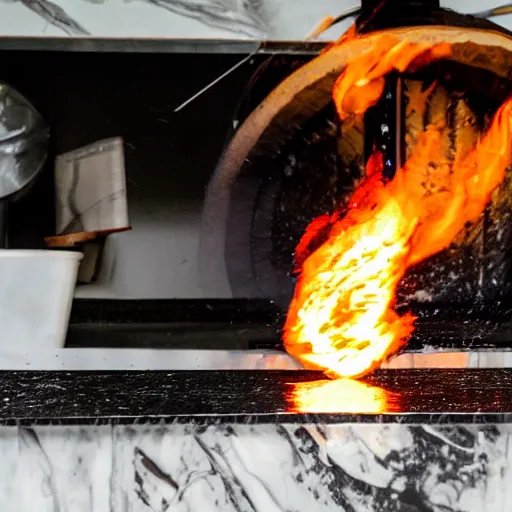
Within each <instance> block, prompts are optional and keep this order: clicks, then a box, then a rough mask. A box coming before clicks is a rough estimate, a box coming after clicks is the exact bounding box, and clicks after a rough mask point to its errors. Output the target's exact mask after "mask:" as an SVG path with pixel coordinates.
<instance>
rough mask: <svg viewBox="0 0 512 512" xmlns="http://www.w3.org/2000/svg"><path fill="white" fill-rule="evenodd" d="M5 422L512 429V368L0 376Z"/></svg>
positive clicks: (0, 416)
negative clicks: (339, 375) (354, 375)
mask: <svg viewBox="0 0 512 512" xmlns="http://www.w3.org/2000/svg"><path fill="white" fill-rule="evenodd" d="M0 389H2V393H1V396H0V422H1V423H2V424H16V423H20V424H31V423H86V424H87V423H111V422H113V423H138V422H144V421H150V422H161V421H162V422H175V421H179V422H183V421H194V422H198V421H199V422H203V421H204V422H207V423H208V422H212V421H213V422H219V421H230V422H257V423H261V422H263V423H269V422H280V423H283V422H304V421H306V422H315V421H322V422H361V421H364V422H399V423H404V422H405V423H444V422H448V423H454V422H455V423H482V422H483V423H487V422H493V423H494V422H512V369H492V370H487V369H479V370H467V369H465V370H446V369H442V370H434V369H429V370H420V369H413V370H386V371H378V372H376V373H374V374H373V375H371V376H370V377H368V378H367V379H366V380H364V381H344V380H338V381H329V380H326V379H325V378H324V377H323V375H322V374H321V373H317V372H312V371H281V370H255V371H250V370H243V371H206V370H205V371H202V370H201V371H174V372H161V371H158V372H119V371H118V372H7V371H4V372H0Z"/></svg>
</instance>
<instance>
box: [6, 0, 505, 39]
mask: <svg viewBox="0 0 512 512" xmlns="http://www.w3.org/2000/svg"><path fill="white" fill-rule="evenodd" d="M358 4H359V2H358V0H317V1H311V0H249V1H241V0H51V1H50V0H0V35H3V36H35V37H66V36H93V37H101V38H104V37H114V38H187V39H189V38H193V39H213V40H215V39H239V40H240V39H244V40H265V39H269V40H301V39H304V38H305V37H306V35H307V34H308V33H309V32H310V31H311V30H312V29H313V28H314V27H315V26H316V25H317V24H318V23H319V22H320V21H321V20H322V19H323V18H324V17H325V16H328V15H331V16H337V15H339V14H341V13H342V12H344V11H346V10H347V9H350V8H353V7H354V6H357V5H358ZM498 5H500V2H499V1H497V0H494V1H493V0H465V1H462V0H441V6H442V7H447V8H450V9H454V10H456V11H459V12H462V13H474V12H480V11H482V10H486V9H490V8H493V7H497V6H498ZM493 21H495V22H496V23H499V24H501V25H503V26H505V27H507V28H512V15H505V16H500V17H496V18H494V19H493ZM351 22H352V20H351V19H348V20H346V22H344V23H340V24H339V25H336V26H335V27H333V28H332V29H330V30H328V31H326V32H325V33H324V34H322V36H321V38H322V39H324V40H332V39H335V38H337V37H339V36H340V34H341V33H343V32H344V31H345V29H346V28H347V27H348V26H349V24H350V23H351Z"/></svg>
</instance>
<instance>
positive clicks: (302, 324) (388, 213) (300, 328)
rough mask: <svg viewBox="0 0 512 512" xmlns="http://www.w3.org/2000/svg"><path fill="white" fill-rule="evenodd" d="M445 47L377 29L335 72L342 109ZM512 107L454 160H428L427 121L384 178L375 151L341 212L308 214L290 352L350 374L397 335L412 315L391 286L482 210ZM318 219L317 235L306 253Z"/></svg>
mask: <svg viewBox="0 0 512 512" xmlns="http://www.w3.org/2000/svg"><path fill="white" fill-rule="evenodd" d="M448 54H449V47H448V46H447V45H438V46H434V47H429V46H427V45H415V44H412V43H409V42H407V41H401V42H397V40H396V39H395V38H394V37H392V36H387V35H383V36H382V39H381V40H380V42H379V43H378V44H377V45H376V46H375V47H374V48H373V49H372V50H371V51H370V52H369V53H366V54H364V55H362V56H361V57H358V58H356V59H355V60H354V61H353V62H351V63H350V64H349V65H348V66H347V68H346V69H345V71H344V73H343V74H342V75H341V76H340V78H339V79H338V81H337V82H336V85H335V87H334V93H333V95H334V102H335V104H336V107H337V110H338V113H339V116H340V118H341V119H342V120H343V119H346V118H347V117H349V116H351V115H357V114H362V113H363V112H364V111H365V110H366V109H367V108H368V107H369V106H371V105H373V104H375V103H376V102H377V101H378V99H379V97H380V95H381V94H382V90H383V86H384V82H383V80H384V78H383V75H384V74H385V73H388V72H389V71H390V70H392V69H396V70H398V71H405V70H408V69H411V65H412V66H413V68H414V69H417V67H418V66H421V65H424V64H426V63H428V62H430V61H431V60H432V59H436V58H440V57H443V56H447V55H448ZM511 110H512V99H509V100H507V101H506V102H505V103H504V104H503V105H502V106H501V107H500V109H499V110H498V111H497V113H496V114H495V116H494V118H493V120H492V122H491V124H490V127H489V129H488V130H487V132H486V134H485V135H484V136H483V137H482V138H481V140H480V141H479V142H478V144H477V145H476V147H475V148H474V149H473V150H472V151H470V152H469V153H468V154H467V155H466V156H465V158H463V159H461V160H460V161H458V162H456V163H455V167H454V168H452V169H449V168H448V166H446V165H439V163H437V162H436V161H435V156H436V155H437V154H438V151H437V149H438V147H439V144H440V141H441V133H440V132H439V131H438V130H437V129H436V128H434V127H433V126H429V127H428V128H427V129H426V130H425V131H424V132H423V133H422V134H420V136H419V137H418V142H417V144H416V145H415V147H414V148H413V150H412V153H411V156H410V158H409V159H408V161H407V162H406V164H405V165H404V167H403V168H402V169H399V170H397V172H396V174H395V177H394V178H393V179H392V180H391V181H389V182H388V183H384V181H383V179H382V158H381V156H380V155H379V154H378V153H375V154H374V155H373V156H372V157H371V158H370V159H369V161H368V164H367V169H366V171H367V172H366V178H365V181H364V182H363V183H362V184H361V186H360V187H359V188H358V189H357V190H356V192H355V193H354V195H353V197H352V198H351V201H350V204H349V207H348V209H347V211H346V213H345V214H344V216H343V215H342V212H337V213H336V214H335V215H332V216H330V217H326V216H324V217H321V218H320V219H319V220H315V221H313V223H312V224H311V225H310V227H308V229H307V231H306V233H305V235H304V237H303V239H302V241H301V243H300V244H299V246H298V248H297V249H298V251H297V262H298V265H299V267H300V268H299V272H300V275H299V279H298V282H297V286H296V289H295V295H294V298H293V301H292V303H291V305H290V309H289V312H288V317H287V321H286V325H285V330H284V341H285V347H286V349H287V351H288V352H289V353H290V354H291V355H292V356H295V357H297V358H298V359H299V360H300V361H301V362H302V363H303V364H304V365H305V366H306V367H308V368H319V369H322V370H324V371H326V373H327V375H329V376H330V377H350V378H358V377H361V376H363V375H365V374H367V373H369V372H371V371H372V370H374V369H376V368H377V367H379V366H380V364H381V363H382V362H383V361H384V360H386V359H387V358H388V357H389V356H390V355H391V354H393V353H394V352H396V351H397V350H398V349H399V348H400V347H401V346H402V345H403V344H404V343H405V341H406V340H407V338H408V337H409V336H410V334H411V333H412V331H413V329H414V317H413V316H412V315H411V314H406V315H404V316H399V315H398V314H397V313H396V312H395V311H394V309H393V305H394V298H395V291H396V287H397V285H398V283H399V281H400V280H401V278H402V277H403V276H404V274H405V272H406V270H407V268H408V267H410V266H411V265H414V264H416V263H418V262H420V261H422V260H424V259H426V258H428V257H430V256H432V255H434V254H436V253H438V252H439V251H442V250H443V249H445V248H447V247H448V246H449V245H450V243H451V242H452V240H453V239H454V238H455V237H456V235H457V234H458V233H459V232H460V230H461V229H462V228H463V227H464V226H465V224H466V223H468V222H474V221H476V220H477V219H478V218H479V216H480V215H481V214H482V212H483V210H484V208H485V206H486V205H487V203H488V202H489V200H490V197H491V194H492V192H493V190H494V189H495V188H496V187H497V186H498V185H499V184H500V183H501V182H502V181H503V179H504V177H505V172H506V168H507V166H508V165H509V164H510V162H511V155H510V148H511V142H512V141H511V130H510V116H511ZM426 181H428V182H429V185H430V186H429V188H428V190H426V188H425V186H424V184H425V182H426ZM326 226H327V232H326V233H325V236H324V238H326V240H325V242H324V243H323V244H322V245H321V246H320V247H319V248H317V249H316V250H314V251H313V252H312V253H311V254H310V255H307V256H305V255H304V252H305V250H306V249H307V247H308V246H309V243H310V241H311V240H312V239H313V238H314V235H315V234H316V233H317V231H318V230H319V229H323V230H324V232H325V230H326Z"/></svg>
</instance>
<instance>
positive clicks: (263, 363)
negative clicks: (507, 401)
mask: <svg viewBox="0 0 512 512" xmlns="http://www.w3.org/2000/svg"><path fill="white" fill-rule="evenodd" d="M406 368H512V351H510V352H505V351H500V352H496V351H479V352H476V351H473V352H454V351H450V352H448V351H446V352H429V353H404V354H400V355H399V356H397V357H395V358H393V359H391V360H390V361H388V362H386V363H384V364H383V365H382V369H406ZM298 369H301V365H300V364H299V363H298V362H297V361H295V360H294V359H293V358H291V357H290V356H289V355H288V354H285V353H283V352H278V351H224V350H186V349H182V350H165V349H162V350H154V349H91V348H83V349H74V348H69V349H51V350H44V351H43V350H40V351H26V352H21V351H20V352H15V351H6V350H2V351H0V370H7V371H25V370H26V371H28V370H30V371H59V370H63V371H84V370H93V371H120V370H125V371H126V370H134V371H143V370H154V371H162V370H163V371H178V370H298Z"/></svg>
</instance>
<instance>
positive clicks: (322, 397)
mask: <svg viewBox="0 0 512 512" xmlns="http://www.w3.org/2000/svg"><path fill="white" fill-rule="evenodd" d="M286 398H287V400H288V403H289V406H288V409H287V412H302V413H314V414H321V413H339V412H343V413H360V414H365V413H366V414H378V413H384V412H393V411H396V410H400V406H399V397H398V396H397V395H396V394H395V393H393V392H391V391H387V390H385V389H383V388H380V387H377V386H372V385H371V384H367V383H366V382H363V381H360V380H352V379H337V380H316V381H311V382H294V383H292V384H290V385H289V388H288V390H287V393H286Z"/></svg>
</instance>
